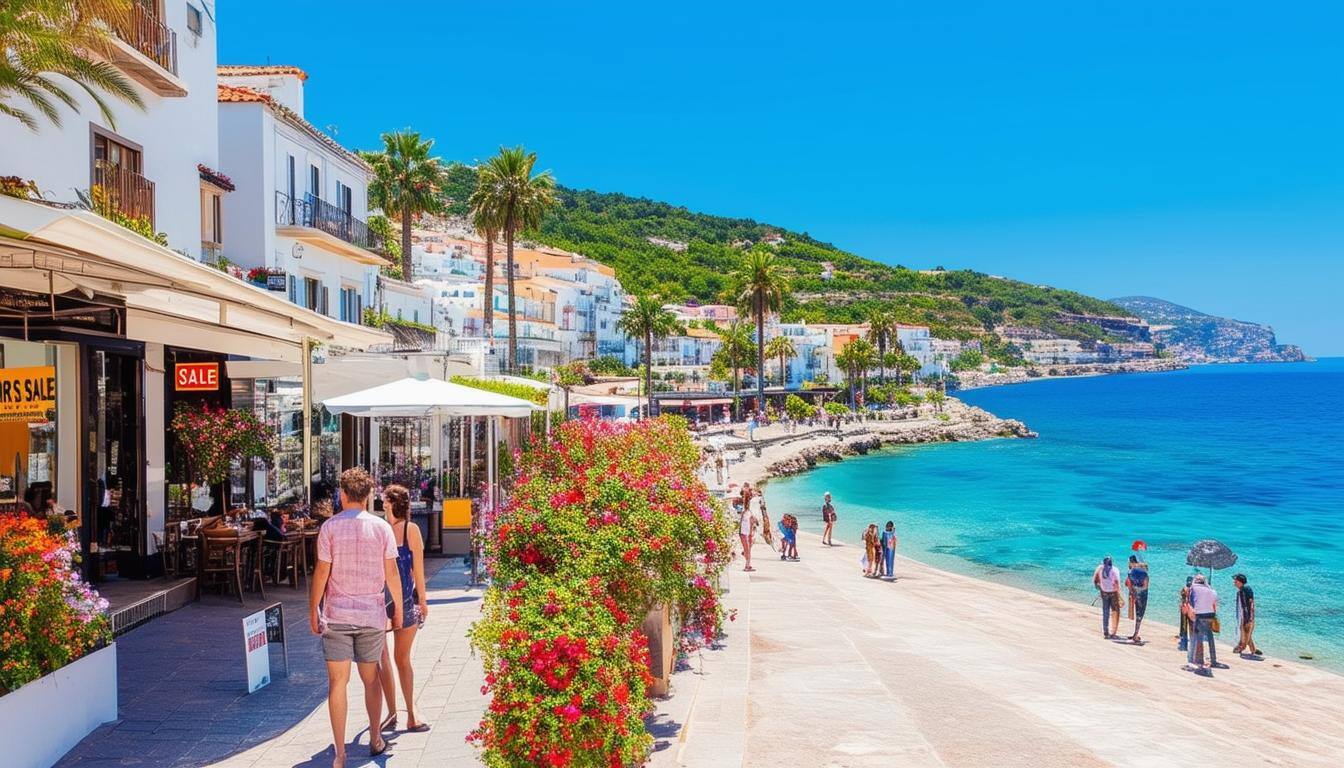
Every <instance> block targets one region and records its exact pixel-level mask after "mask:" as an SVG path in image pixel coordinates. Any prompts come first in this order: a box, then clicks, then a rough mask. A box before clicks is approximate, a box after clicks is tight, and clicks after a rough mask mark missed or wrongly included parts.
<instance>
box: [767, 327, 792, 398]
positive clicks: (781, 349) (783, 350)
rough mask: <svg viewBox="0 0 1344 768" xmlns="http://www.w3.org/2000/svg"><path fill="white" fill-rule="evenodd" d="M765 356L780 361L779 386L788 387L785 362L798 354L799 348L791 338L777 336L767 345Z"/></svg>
mask: <svg viewBox="0 0 1344 768" xmlns="http://www.w3.org/2000/svg"><path fill="white" fill-rule="evenodd" d="M765 354H766V356H767V357H773V358H777V359H778V360H779V384H780V386H788V384H789V381H788V376H787V371H786V367H785V361H786V360H788V359H789V358H790V357H793V356H794V355H796V354H798V348H797V347H795V346H794V344H793V337H791V336H783V335H780V336H776V337H775V338H773V339H771V340H770V341H769V343H767V344H766V345H765Z"/></svg>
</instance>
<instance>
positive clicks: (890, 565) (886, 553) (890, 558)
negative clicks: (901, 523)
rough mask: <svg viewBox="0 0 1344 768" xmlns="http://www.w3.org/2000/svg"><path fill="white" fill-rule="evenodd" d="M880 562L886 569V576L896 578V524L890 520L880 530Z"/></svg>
mask: <svg viewBox="0 0 1344 768" xmlns="http://www.w3.org/2000/svg"><path fill="white" fill-rule="evenodd" d="M882 564H883V566H884V567H885V568H886V571H887V572H886V577H887V578H888V579H894V578H896V524H895V523H893V522H892V521H890V520H888V521H887V528H886V530H884V531H882Z"/></svg>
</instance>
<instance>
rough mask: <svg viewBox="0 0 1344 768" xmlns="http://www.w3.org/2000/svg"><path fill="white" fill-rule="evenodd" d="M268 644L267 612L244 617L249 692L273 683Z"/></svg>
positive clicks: (244, 648)
mask: <svg viewBox="0 0 1344 768" xmlns="http://www.w3.org/2000/svg"><path fill="white" fill-rule="evenodd" d="M268 645H269V644H268V643H267V642H266V611H257V612H256V613H253V614H251V615H248V616H244V617H243V653H244V659H245V661H246V662H247V692H248V693H256V692H257V691H259V690H261V689H262V688H263V687H265V686H266V685H268V684H270V682H271V654H270V649H269V648H268Z"/></svg>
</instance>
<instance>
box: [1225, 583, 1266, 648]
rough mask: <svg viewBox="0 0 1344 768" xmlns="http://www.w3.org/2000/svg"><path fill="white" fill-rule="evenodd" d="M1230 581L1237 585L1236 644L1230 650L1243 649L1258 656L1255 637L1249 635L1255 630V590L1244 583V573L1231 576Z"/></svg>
mask: <svg viewBox="0 0 1344 768" xmlns="http://www.w3.org/2000/svg"><path fill="white" fill-rule="evenodd" d="M1232 583H1233V584H1236V585H1237V645H1236V647H1235V648H1233V649H1232V652H1233V653H1242V652H1243V651H1244V652H1246V653H1249V654H1251V655H1252V656H1259V655H1261V654H1260V647H1259V646H1258V645H1256V644H1255V638H1254V637H1252V636H1251V635H1252V633H1254V632H1255V592H1254V591H1253V590H1252V589H1251V587H1250V585H1249V584H1247V583H1246V574H1244V573H1238V574H1237V575H1236V576H1233V577H1232Z"/></svg>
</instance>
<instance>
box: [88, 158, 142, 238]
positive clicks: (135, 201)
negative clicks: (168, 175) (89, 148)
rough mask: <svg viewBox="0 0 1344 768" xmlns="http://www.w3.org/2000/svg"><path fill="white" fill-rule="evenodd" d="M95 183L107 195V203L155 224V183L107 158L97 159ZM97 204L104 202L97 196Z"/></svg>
mask: <svg viewBox="0 0 1344 768" xmlns="http://www.w3.org/2000/svg"><path fill="white" fill-rule="evenodd" d="M93 186H94V189H95V190H97V191H98V192H96V193H95V195H98V194H101V195H103V196H105V203H106V205H108V206H110V207H111V208H112V209H114V210H116V211H117V212H119V213H121V214H123V215H125V216H129V217H130V218H133V219H148V220H149V223H150V226H151V227H153V225H154V182H152V181H150V180H149V179H146V178H145V177H144V176H141V175H140V174H138V173H136V172H135V171H132V170H130V169H127V168H123V167H121V166H119V165H113V164H111V163H109V162H107V161H106V160H95V161H94V162H93ZM94 202H95V204H103V202H104V201H100V200H98V199H97V197H96V196H95V201H94Z"/></svg>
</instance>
